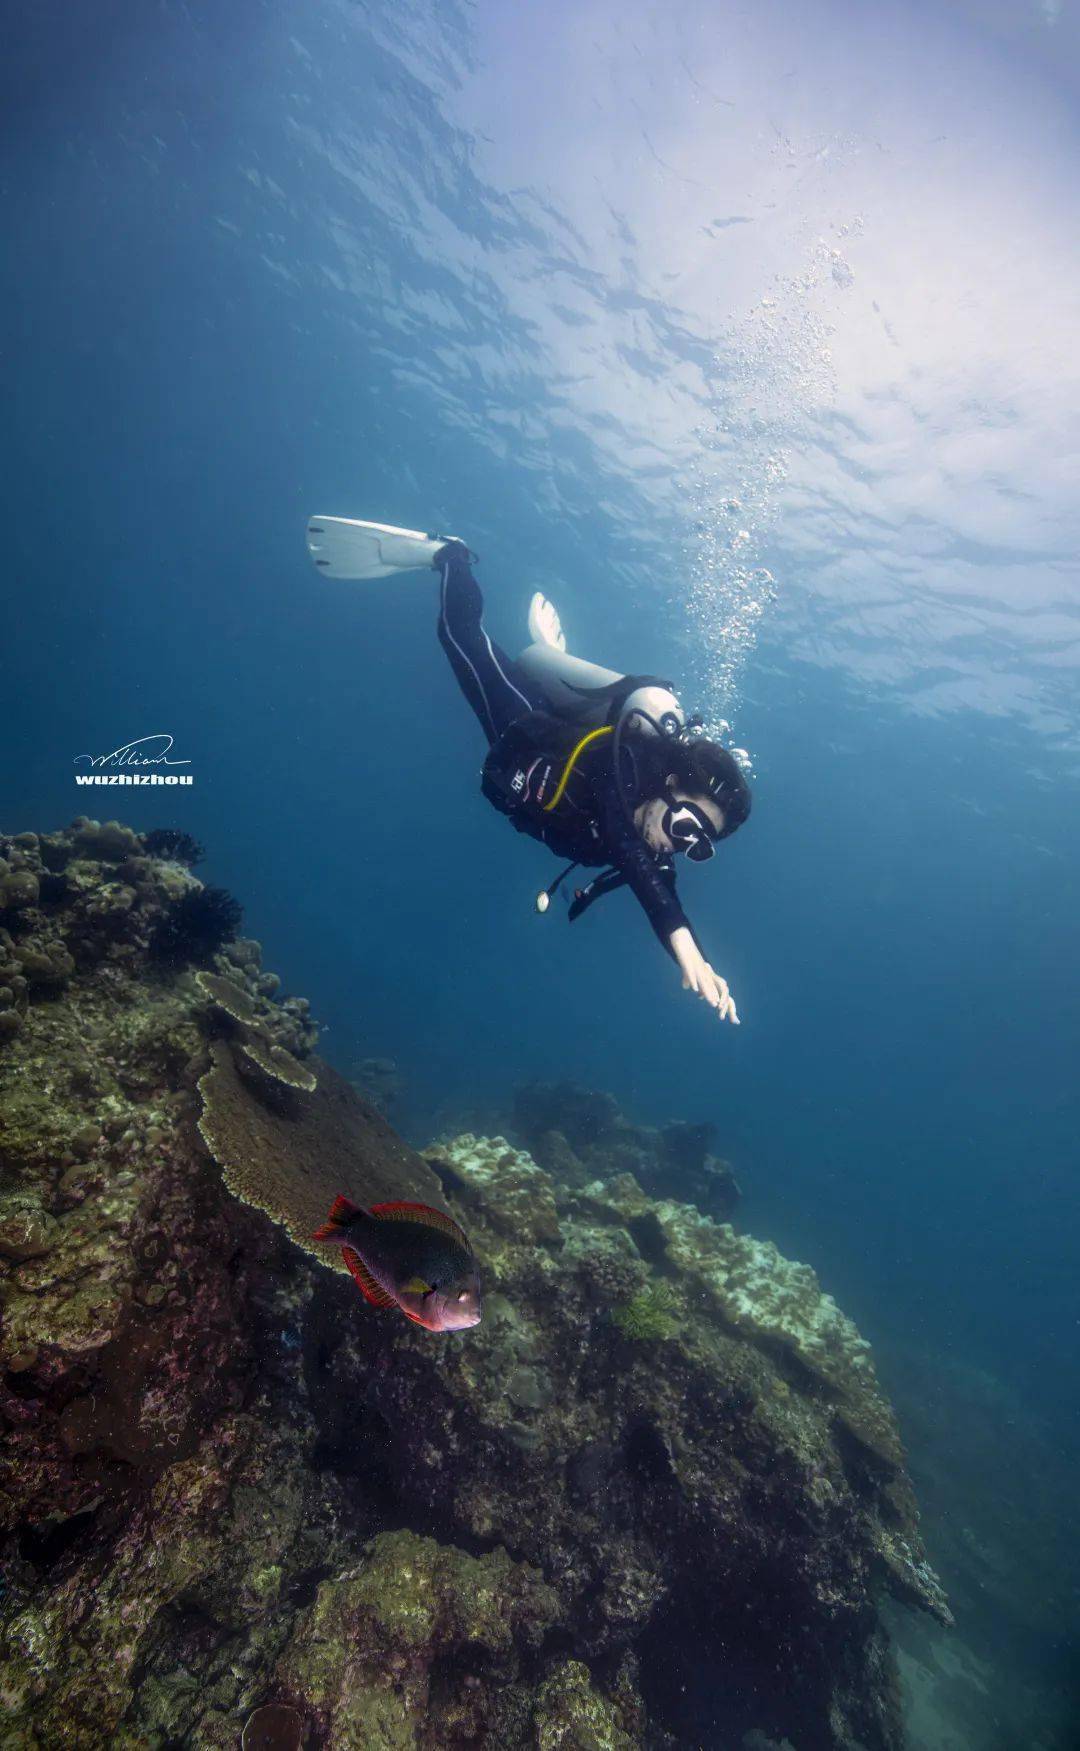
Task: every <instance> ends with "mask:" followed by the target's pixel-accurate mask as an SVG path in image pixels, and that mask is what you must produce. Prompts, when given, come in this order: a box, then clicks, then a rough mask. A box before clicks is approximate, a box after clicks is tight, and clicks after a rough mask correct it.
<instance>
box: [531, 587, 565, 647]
mask: <svg viewBox="0 0 1080 1751" xmlns="http://www.w3.org/2000/svg"><path fill="white" fill-rule="evenodd" d="M529 637H530V638H531V639H532V641H533V644H546V645H549V646H550V648H551V649H552V650H555V651H564V650H565V649H566V634H565V633H564V632H563V629H562V621H561V620H560V619H559V610H558V609H557V608H556V606H555V604H554V602H549V601H548V599H547V597H546V596H542V595H541V594H540V591H539V590H537V592H536V594H535V596H534V597H533V599H532V601H531V602H530V603H529Z"/></svg>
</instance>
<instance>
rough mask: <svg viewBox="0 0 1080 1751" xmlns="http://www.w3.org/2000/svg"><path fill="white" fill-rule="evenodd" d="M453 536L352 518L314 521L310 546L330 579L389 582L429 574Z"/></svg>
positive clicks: (314, 558) (309, 526) (308, 532)
mask: <svg viewBox="0 0 1080 1751" xmlns="http://www.w3.org/2000/svg"><path fill="white" fill-rule="evenodd" d="M454 539H455V537H454V536H453V535H425V534H423V532H422V531H421V530H419V529H395V528H394V527H393V526H392V524H390V523H358V522H355V521H354V520H353V518H351V517H312V518H311V519H310V520H309V522H308V527H307V544H308V552H309V553H310V555H311V557H312V559H313V560H314V561H315V564H316V565H317V566H318V568H319V570H320V571H322V572H325V573H326V575H327V576H328V577H331V578H388V577H389V576H390V575H391V573H393V572H402V571H426V570H428V569H429V568H430V566H431V563H432V561H433V559H434V558H435V555H436V554H437V553H438V551H439V549H440V547H445V546H446V543H447V542H448V541H453V540H454Z"/></svg>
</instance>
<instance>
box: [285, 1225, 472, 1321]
mask: <svg viewBox="0 0 1080 1751" xmlns="http://www.w3.org/2000/svg"><path fill="white" fill-rule="evenodd" d="M311 1238H312V1240H325V1241H326V1242H327V1243H328V1244H329V1245H331V1246H340V1248H341V1256H342V1258H343V1259H344V1260H345V1263H346V1264H347V1265H348V1267H349V1270H350V1271H351V1273H352V1276H353V1279H354V1281H355V1282H356V1284H357V1285H358V1287H359V1288H360V1289H361V1290H362V1291H363V1293H364V1295H365V1296H366V1298H367V1299H368V1301H370V1302H371V1305H372V1306H373V1307H400V1309H401V1311H402V1313H403V1314H404V1315H405V1317H406V1319H411V1320H414V1321H415V1322H416V1324H417V1325H423V1326H426V1327H427V1329H428V1331H462V1330H464V1329H465V1327H466V1326H470V1325H479V1323H480V1277H479V1274H478V1272H477V1269H476V1260H475V1259H474V1258H473V1254H472V1248H471V1247H470V1245H469V1242H468V1240H467V1238H466V1236H465V1233H464V1231H463V1230H462V1229H461V1228H459V1226H458V1224H457V1223H456V1222H455V1221H454V1219H453V1217H452V1216H447V1215H446V1213H445V1212H444V1211H442V1210H434V1209H432V1207H431V1205H430V1204H414V1203H408V1202H405V1201H399V1202H397V1203H393V1204H373V1205H372V1206H371V1209H370V1210H362V1209H361V1208H360V1206H359V1205H358V1204H354V1203H352V1202H351V1201H350V1200H349V1199H348V1198H345V1197H337V1198H335V1199H334V1202H333V1205H332V1206H331V1209H330V1214H329V1216H328V1217H327V1219H326V1221H325V1222H324V1223H323V1226H322V1227H321V1228H317V1229H316V1230H315V1233H314V1234H313V1235H312V1237H311Z"/></svg>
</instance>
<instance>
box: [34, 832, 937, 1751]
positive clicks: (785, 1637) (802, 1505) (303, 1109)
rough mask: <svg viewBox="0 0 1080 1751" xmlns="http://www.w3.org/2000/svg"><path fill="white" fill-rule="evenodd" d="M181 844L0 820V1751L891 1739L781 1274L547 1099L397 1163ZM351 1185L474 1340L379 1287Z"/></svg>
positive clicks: (870, 1447) (860, 1492)
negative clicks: (329, 1235) (458, 1296)
mask: <svg viewBox="0 0 1080 1751" xmlns="http://www.w3.org/2000/svg"><path fill="white" fill-rule="evenodd" d="M184 852H185V843H184V839H183V836H182V835H175V836H171V837H170V836H165V838H164V839H161V838H160V837H159V838H158V839H157V840H156V841H155V840H154V838H153V837H152V836H145V837H143V836H140V835H138V834H136V833H134V832H133V831H132V830H131V829H130V828H126V827H122V826H120V825H118V824H117V823H106V824H104V826H102V825H100V824H99V823H95V822H88V821H79V822H77V823H75V824H74V825H73V826H72V827H71V828H70V829H67V830H66V831H64V832H61V833H54V834H47V835H40V836H38V835H33V834H22V835H19V836H17V837H16V838H8V839H3V838H0V981H2V982H0V1016H3V1015H4V1014H7V1015H9V1016H13V1017H14V1018H15V1021H14V1024H12V1023H10V1022H9V1023H8V1024H7V1025H6V1026H5V1027H4V1028H3V1030H2V1033H0V1115H2V1117H0V1174H2V1186H0V1310H2V1315H3V1326H2V1332H0V1363H2V1366H3V1388H2V1398H0V1413H2V1415H3V1419H4V1440H3V1447H2V1456H0V1514H2V1531H0V1538H2V1541H3V1543H2V1572H3V1580H4V1588H3V1592H2V1595H0V1695H2V1697H3V1700H4V1709H5V1728H4V1738H3V1742H4V1744H5V1746H12V1747H16V1748H17V1751H47V1748H51V1747H53V1746H56V1745H58V1744H62V1745H64V1746H65V1747H73V1748H75V1751H97V1748H98V1747H110V1748H112V1747H118V1748H119V1751H136V1748H138V1751H145V1748H154V1751H157V1748H161V1751H165V1748H167V1747H174V1746H180V1745H184V1746H187V1745H191V1746H195V1747H202V1746H207V1747H219V1746H220V1747H226V1746H229V1747H232V1746H238V1745H243V1746H244V1747H247V1748H248V1751H252V1748H253V1747H256V1746H263V1747H274V1748H277V1751H282V1748H287V1747H299V1746H307V1747H320V1746H329V1747H337V1746H341V1747H360V1748H368V1747H371V1748H373V1751H374V1748H378V1751H383V1748H387V1751H391V1748H392V1751H397V1748H398V1747H401V1748H403V1751H405V1748H408V1751H412V1748H415V1751H436V1748H439V1747H444V1746H445V1747H457V1746H475V1745H492V1746H499V1747H506V1748H507V1751H514V1748H516V1747H521V1748H522V1751H524V1748H525V1747H540V1748H542V1751H555V1748H556V1747H560V1748H578V1751H603V1748H610V1751H634V1748H636V1747H641V1748H644V1747H657V1748H659V1747H675V1746H681V1745H687V1746H689V1745H698V1744H709V1745H716V1746H722V1747H726V1746H732V1747H739V1746H743V1745H745V1746H749V1745H763V1744H765V1743H767V1742H769V1741H770V1740H773V1741H778V1740H780V1739H782V1738H784V1737H785V1736H786V1737H788V1738H790V1739H791V1740H792V1741H793V1742H794V1743H797V1744H798V1745H799V1747H800V1751H804V1748H805V1751H816V1748H818V1747H821V1748H822V1751H826V1748H828V1751H831V1748H840V1747H850V1748H854V1747H856V1746H863V1747H866V1748H867V1751H891V1748H893V1747H895V1746H897V1745H898V1744H899V1737H900V1729H899V1722H898V1713H897V1704H896V1692H895V1685H894V1678H893V1670H892V1664H891V1658H890V1654H889V1650H888V1645H887V1642H886V1639H885V1636H884V1633H883V1631H882V1629H881V1625H880V1619H879V1615H878V1601H879V1599H880V1597H881V1595H882V1593H883V1591H885V1590H888V1591H889V1592H891V1593H893V1594H894V1595H896V1596H898V1597H900V1598H902V1599H904V1600H905V1601H907V1602H908V1603H909V1604H913V1605H915V1606H917V1607H919V1608H922V1609H925V1610H927V1611H930V1612H931V1613H933V1614H935V1615H936V1616H938V1617H941V1618H945V1617H946V1616H947V1611H946V1607H945V1604H944V1601H943V1599H942V1596H941V1592H940V1589H939V1587H938V1584H937V1581H936V1579H935V1577H934V1576H933V1574H932V1573H931V1571H930V1570H929V1568H928V1567H927V1565H926V1562H925V1558H924V1556H923V1552H922V1548H921V1545H920V1542H919V1533H918V1526H917V1515H916V1510H915V1505H914V1501H913V1498H912V1493H911V1488H910V1484H909V1482H908V1478H907V1473H906V1470H905V1466H904V1458H903V1453H902V1450H901V1447H900V1444H899V1440H898V1436H897V1431H896V1426H895V1422H894V1419H893V1417H892V1413H891V1411H890V1409H889V1407H888V1405H887V1404H886V1403H885V1401H884V1400H883V1398H882V1396H881V1393H880V1391H879V1389H878V1386H877V1383H876V1379H875V1375H874V1370H873V1365H872V1361H871V1358H870V1356H869V1352H868V1350H867V1347H866V1345H865V1344H864V1343H863V1342H862V1340H861V1339H860V1338H859V1337H858V1334H857V1333H856V1332H855V1330H854V1328H853V1327H852V1326H851V1324H850V1322H849V1321H848V1320H846V1319H845V1318H844V1316H843V1315H842V1314H841V1313H840V1311H839V1310H838V1309H837V1308H836V1307H835V1305H834V1304H833V1303H832V1302H831V1301H830V1299H829V1298H828V1296H826V1295H824V1294H823V1293H822V1291H821V1290H820V1288H819V1285H818V1284H817V1282H816V1280H815V1278H814V1276H813V1274H812V1273H811V1272H810V1271H808V1270H807V1269H806V1268H805V1267H803V1266H800V1265H796V1264H792V1263H790V1262H789V1261H786V1260H784V1259H782V1258H781V1257H780V1256H779V1254H777V1252H776V1251H775V1249H774V1248H772V1247H770V1246H768V1245H766V1244H762V1243H760V1242H756V1241H754V1240H752V1239H750V1238H749V1237H747V1236H744V1235H739V1234H736V1233H735V1231H734V1230H733V1229H732V1228H730V1227H729V1226H726V1225H724V1224H722V1223H717V1222H714V1221H712V1220H711V1219H710V1218H709V1216H708V1215H707V1214H705V1213H704V1211H703V1210H702V1209H700V1208H695V1207H694V1206H692V1205H689V1204H686V1203H680V1202H678V1201H675V1200H673V1199H672V1198H670V1197H661V1196H656V1195H650V1192H651V1193H653V1194H655V1193H656V1191H657V1187H656V1185H655V1184H652V1183H651V1182H650V1186H649V1189H646V1188H645V1187H644V1186H643V1185H642V1183H641V1181H640V1180H639V1179H638V1178H637V1177H636V1176H635V1175H634V1174H632V1173H631V1172H630V1171H628V1170H627V1167H626V1164H625V1163H621V1164H616V1165H618V1166H619V1171H616V1172H613V1171H612V1164H611V1162H610V1159H609V1160H608V1162H607V1170H606V1172H605V1173H604V1175H603V1176H602V1177H600V1176H597V1175H592V1176H590V1175H589V1173H588V1172H587V1171H586V1169H587V1166H588V1162H589V1158H588V1154H587V1151H586V1150H584V1148H583V1146H582V1144H581V1138H580V1134H578V1133H575V1131H574V1126H573V1124H572V1122H571V1120H570V1118H569V1117H567V1116H565V1115H564V1118H565V1124H566V1126H567V1127H568V1128H567V1129H564V1130H563V1133H562V1134H563V1136H564V1138H566V1139H567V1146H568V1147H569V1148H572V1149H573V1150H574V1154H575V1161H576V1165H574V1164H573V1163H571V1164H570V1167H569V1171H568V1172H567V1173H566V1174H564V1175H561V1174H560V1173H559V1171H558V1163H557V1161H556V1160H555V1159H554V1158H552V1157H551V1156H550V1155H548V1156H547V1157H546V1158H545V1160H544V1161H543V1162H541V1161H539V1160H537V1159H534V1157H533V1156H532V1155H531V1154H530V1153H528V1152H526V1151H525V1150H523V1149H519V1148H514V1147H512V1146H511V1145H510V1144H508V1143H507V1142H505V1141H504V1140H503V1139H501V1138H494V1139H484V1138H478V1137H474V1136H469V1135H465V1136H458V1137H454V1138H449V1139H446V1140H444V1141H442V1142H441V1143H439V1144H437V1145H435V1146H433V1147H432V1148H431V1149H429V1150H427V1151H425V1152H424V1154H423V1155H419V1154H417V1153H416V1152H414V1151H413V1150H411V1149H409V1148H408V1147H407V1146H406V1145H405V1144H404V1143H403V1142H401V1140H400V1139H399V1138H397V1137H396V1136H395V1134H394V1132H393V1131H392V1130H391V1129H390V1127H389V1125H388V1124H387V1122H386V1120H385V1118H384V1117H383V1116H382V1114H381V1113H380V1112H379V1111H378V1110H377V1108H376V1107H375V1106H374V1105H373V1104H371V1103H370V1102H368V1101H366V1100H365V1099H364V1098H363V1097H362V1096H361V1095H360V1094H358V1093H357V1091H356V1090H355V1088H353V1087H351V1086H350V1085H349V1083H347V1082H346V1081H345V1080H344V1079H343V1078H342V1077H340V1076H338V1075H337V1073H336V1072H335V1071H333V1070H332V1069H331V1068H330V1066H328V1065H326V1064H324V1063H323V1062H322V1061H321V1060H320V1059H319V1058H318V1057H317V1056H316V1055H315V1052H314V1047H315V1045H316V1043H317V1030H316V1029H315V1027H314V1026H313V1024H312V1021H311V1018H310V1015H309V1013H308V1008H307V1005H306V1004H305V1003H304V1002H303V1000H301V999H293V998H288V997H284V996H283V995H282V993H281V991H280V987H279V984H278V981H277V980H276V978H275V977H274V975H272V974H269V973H266V972H264V971H263V969H262V964H261V953H260V950H259V947H258V945H257V944H255V943H252V942H250V941H245V940H242V939H240V940H238V939H237V938H236V936H235V931H236V929H237V927H238V913H237V909H236V908H235V905H234V903H232V902H230V901H229V899H228V896H221V895H220V893H219V892H217V891H215V890H213V889H207V888H205V887H204V886H203V884H202V883H201V882H199V881H198V879H197V878H196V877H195V876H194V874H193V873H192V870H191V867H190V863H191V861H192V860H191V859H190V857H186V856H185V855H184ZM208 894H209V896H210V898H209V899H207V898H206V897H205V896H206V895H208ZM546 1110H547V1111H548V1112H550V1102H549V1105H548V1108H547V1109H546ZM555 1129H557V1127H555V1126H552V1125H548V1126H547V1127H546V1132H547V1133H550V1132H551V1131H552V1130H555ZM575 1135H577V1142H576V1143H575V1142H574V1141H573V1140H572V1139H573V1137H574V1136H575ZM653 1153H654V1156H655V1149H654V1151H653ZM540 1154H544V1151H543V1150H540ZM595 1159H596V1158H594V1162H595ZM645 1177H646V1178H648V1175H647V1174H646V1176H645ZM342 1191H343V1192H346V1193H347V1194H349V1195H350V1196H352V1197H354V1198H355V1199H356V1200H357V1201H358V1202H371V1201H372V1200H373V1199H376V1198H378V1197H385V1196H388V1195H394V1194H396V1195H399V1196H400V1195H404V1196H411V1197H415V1198H422V1199H424V1200H426V1201H434V1202H437V1203H439V1204H441V1205H443V1206H444V1207H446V1208H449V1209H450V1210H451V1211H452V1212H453V1214H454V1215H455V1216H456V1217H457V1218H458V1220H459V1221H461V1222H462V1223H463V1225H464V1226H465V1227H466V1229H467V1230H468V1232H469V1234H470V1236H471V1238H472V1241H473V1245H474V1248H475V1251H476V1254H477V1257H478V1259H479V1261H480V1265H481V1270H482V1274H483V1279H484V1285H485V1292H486V1299H485V1311H484V1320H483V1323H482V1324H481V1325H480V1326H479V1327H477V1328H475V1329H474V1330H473V1331H471V1332H469V1333H467V1334H463V1335H455V1336H452V1337H441V1338H440V1337H433V1336H432V1335H431V1334H429V1333H427V1332H424V1331H419V1330H417V1329H415V1328H414V1327H412V1326H411V1325H409V1324H408V1323H407V1322H406V1321H405V1320H404V1319H402V1318H401V1317H400V1316H399V1315H398V1314H397V1313H396V1312H377V1311H375V1310H373V1309H369V1308H368V1307H367V1306H366V1305H365V1303H364V1302H363V1301H362V1300H361V1298H360V1296H359V1295H358V1294H357V1292H356V1289H355V1288H354V1286H353V1284H352V1282H351V1281H350V1279H349V1278H348V1276H347V1275H346V1274H345V1272H344V1269H343V1266H342V1262H341V1260H340V1257H339V1256H338V1255H337V1254H335V1253H334V1252H332V1251H330V1250H328V1249H320V1248H319V1246H318V1245H317V1244H314V1243H312V1242H311V1241H310V1238H309V1236H310V1234H311V1230H312V1228H313V1227H314V1226H315V1225H316V1224H317V1223H318V1222H319V1221H320V1220H321V1219H322V1217H323V1216H325V1213H326V1209H327V1207H328V1205H329V1202H330V1199H331V1197H332V1196H333V1195H334V1194H335V1193H337V1192H342Z"/></svg>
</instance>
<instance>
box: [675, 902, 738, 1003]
mask: <svg viewBox="0 0 1080 1751" xmlns="http://www.w3.org/2000/svg"><path fill="white" fill-rule="evenodd" d="M670 940H671V952H672V954H673V955H674V956H675V959H676V960H677V961H678V963H679V970H680V972H681V973H682V976H683V979H682V982H683V990H684V991H693V992H696V994H697V996H698V997H700V998H702V999H703V1001H704V1002H705V1003H707V1004H708V1005H709V1007H710V1009H715V1011H716V1014H717V1017H718V1019H719V1020H720V1021H730V1022H733V1023H734V1024H735V1026H736V1027H738V1026H739V1016H738V1011H737V1010H736V1008H735V999H734V997H733V996H732V995H731V992H730V991H729V990H728V983H727V980H726V979H721V977H720V975H719V973H714V972H713V970H712V968H711V967H710V965H709V963H708V961H707V960H706V959H705V956H704V955H703V954H702V952H701V950H700V949H699V948H698V945H697V943H696V942H695V941H694V939H693V937H692V936H691V934H690V932H689V930H687V928H686V926H685V925H680V927H679V929H678V930H673V931H672V933H671V939H670Z"/></svg>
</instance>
